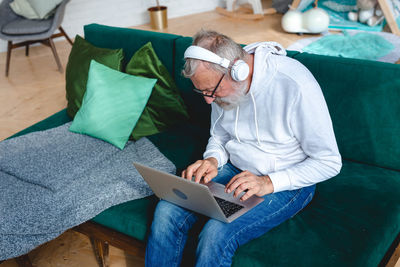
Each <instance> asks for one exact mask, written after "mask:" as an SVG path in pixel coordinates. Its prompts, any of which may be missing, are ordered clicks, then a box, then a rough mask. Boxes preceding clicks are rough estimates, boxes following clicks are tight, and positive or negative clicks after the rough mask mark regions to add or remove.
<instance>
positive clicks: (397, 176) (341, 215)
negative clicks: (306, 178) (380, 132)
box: [233, 161, 400, 266]
mask: <svg viewBox="0 0 400 267" xmlns="http://www.w3.org/2000/svg"><path fill="white" fill-rule="evenodd" d="M399 192H400V172H397V171H392V170H387V169H383V168H379V167H373V166H368V165H364V164H358V163H353V162H349V161H344V162H343V168H342V171H341V173H340V174H339V175H338V176H337V177H334V178H332V179H330V180H328V181H326V182H323V183H320V184H318V185H317V191H316V195H315V197H314V199H313V200H312V201H311V204H310V205H309V206H308V207H306V208H305V209H304V210H303V211H302V212H301V213H299V214H298V215H297V216H295V217H294V218H292V219H290V220H288V221H286V222H285V223H283V224H282V225H280V226H278V227H277V228H275V229H273V230H272V231H270V232H269V233H267V234H266V235H264V236H262V237H260V238H258V239H256V240H254V241H252V242H250V243H248V244H246V245H244V246H243V247H241V248H239V250H238V251H237V253H236V254H235V258H234V265H233V266H265V265H266V263H268V266H291V265H296V266H378V264H379V262H380V261H381V260H382V258H383V256H384V255H385V252H386V251H387V250H388V249H389V247H390V245H391V244H392V242H393V241H394V239H395V238H396V235H397V234H398V233H399V231H400V223H399V222H400V198H399V197H398V196H399ZM250 263H251V264H250Z"/></svg>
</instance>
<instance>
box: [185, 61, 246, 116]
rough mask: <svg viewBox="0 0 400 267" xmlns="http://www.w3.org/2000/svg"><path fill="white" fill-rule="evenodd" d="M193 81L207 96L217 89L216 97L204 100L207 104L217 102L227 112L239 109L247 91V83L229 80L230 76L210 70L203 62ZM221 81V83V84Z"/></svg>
mask: <svg viewBox="0 0 400 267" xmlns="http://www.w3.org/2000/svg"><path fill="white" fill-rule="evenodd" d="M221 78H222V80H221ZM191 80H192V82H193V85H194V86H195V87H196V88H197V89H198V90H200V91H202V92H203V94H205V95H211V94H212V92H213V91H214V89H215V92H214V95H213V96H214V97H209V96H203V97H204V100H205V101H206V102H207V104H211V103H212V102H214V101H215V103H216V104H218V105H219V106H220V107H222V108H223V109H225V110H229V109H232V108H235V107H237V106H238V105H239V104H240V102H241V101H242V100H243V99H244V97H245V95H246V91H247V82H234V81H233V80H232V79H230V78H228V75H225V76H223V74H221V73H220V72H216V71H214V70H212V69H208V68H207V67H206V65H205V64H204V63H202V62H201V63H200V64H199V66H198V68H197V70H196V73H195V74H194V75H193V76H192V78H191ZM219 81H221V82H220V83H219ZM218 83H219V84H218ZM216 86H218V87H216Z"/></svg>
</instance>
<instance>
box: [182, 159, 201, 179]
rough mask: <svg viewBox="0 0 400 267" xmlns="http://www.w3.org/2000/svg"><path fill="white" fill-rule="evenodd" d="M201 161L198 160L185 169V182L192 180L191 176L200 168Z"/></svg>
mask: <svg viewBox="0 0 400 267" xmlns="http://www.w3.org/2000/svg"><path fill="white" fill-rule="evenodd" d="M200 165H201V161H200V160H198V161H196V162H195V163H193V164H191V165H189V167H187V168H186V177H185V178H186V179H187V180H192V177H193V174H194V173H195V172H196V170H197V169H198V168H199V167H200Z"/></svg>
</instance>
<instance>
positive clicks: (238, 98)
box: [214, 81, 248, 110]
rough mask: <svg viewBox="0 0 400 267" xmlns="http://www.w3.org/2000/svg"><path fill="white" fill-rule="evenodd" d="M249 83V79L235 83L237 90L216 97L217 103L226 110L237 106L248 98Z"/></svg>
mask: <svg viewBox="0 0 400 267" xmlns="http://www.w3.org/2000/svg"><path fill="white" fill-rule="evenodd" d="M247 84H248V82H247V81H245V82H240V83H235V84H234V89H235V92H234V93H233V94H231V95H229V96H225V97H216V98H215V100H214V101H215V103H216V104H217V105H218V106H220V107H221V108H223V109H224V110H231V109H233V108H236V107H237V106H239V104H240V103H241V102H242V101H243V100H244V99H245V98H246V89H247Z"/></svg>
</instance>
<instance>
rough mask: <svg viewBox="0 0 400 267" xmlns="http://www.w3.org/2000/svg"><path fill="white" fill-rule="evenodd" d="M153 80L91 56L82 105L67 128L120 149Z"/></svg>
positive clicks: (143, 103)
mask: <svg viewBox="0 0 400 267" xmlns="http://www.w3.org/2000/svg"><path fill="white" fill-rule="evenodd" d="M156 81H157V80H156V79H149V78H145V77H138V76H133V75H129V74H126V73H122V72H119V71H116V70H113V69H111V68H109V67H106V66H104V65H102V64H100V63H97V62H96V61H95V60H92V61H91V63H90V69H89V76H88V82H87V89H86V93H85V95H84V97H83V101H82V107H81V108H80V109H79V111H78V113H76V116H75V118H74V121H73V122H72V124H71V127H70V128H69V130H70V131H72V132H75V133H81V134H87V135H90V136H92V137H95V138H99V139H102V140H104V141H106V142H109V143H111V144H113V145H115V146H116V147H118V148H120V149H123V148H124V147H125V144H126V143H127V142H128V139H129V136H130V135H131V133H132V130H133V128H134V127H135V125H136V123H137V121H138V120H139V118H140V116H141V114H142V112H143V110H144V107H145V106H146V104H147V101H148V100H149V97H150V95H151V93H152V90H153V87H154V84H155V83H156Z"/></svg>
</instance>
